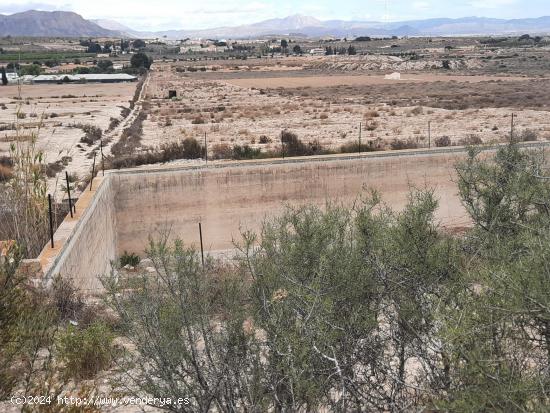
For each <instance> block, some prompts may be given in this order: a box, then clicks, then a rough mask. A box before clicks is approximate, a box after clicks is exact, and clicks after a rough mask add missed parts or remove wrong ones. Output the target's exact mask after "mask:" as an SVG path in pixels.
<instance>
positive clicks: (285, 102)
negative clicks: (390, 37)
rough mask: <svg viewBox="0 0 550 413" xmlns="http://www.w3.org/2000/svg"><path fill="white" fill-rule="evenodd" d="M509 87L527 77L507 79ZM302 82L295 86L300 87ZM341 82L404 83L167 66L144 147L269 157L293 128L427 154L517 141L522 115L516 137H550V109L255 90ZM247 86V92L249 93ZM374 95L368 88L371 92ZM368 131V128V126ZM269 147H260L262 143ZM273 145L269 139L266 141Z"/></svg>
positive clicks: (334, 141)
mask: <svg viewBox="0 0 550 413" xmlns="http://www.w3.org/2000/svg"><path fill="white" fill-rule="evenodd" d="M404 77H405V79H408V80H402V81H397V82H404V83H408V82H426V81H432V82H440V84H442V87H444V84H443V83H441V82H445V81H446V82H451V81H452V82H457V81H460V82H477V83H476V84H478V83H480V82H485V81H487V80H493V81H494V80H498V79H499V77H491V76H469V77H468V76H445V75H433V74H420V75H411V74H406V75H404ZM500 78H501V79H503V80H518V79H524V78H513V77H500ZM293 82H294V83H293ZM340 82H349V83H350V84H352V82H361V84H368V83H369V82H371V83H380V82H389V83H392V84H395V82H396V81H392V80H385V79H384V78H383V77H382V76H354V75H349V76H348V75H342V76H330V77H328V76H327V77H319V76H312V77H301V76H300V77H277V78H270V77H264V78H258V79H230V80H227V79H223V80H203V79H195V78H193V77H191V76H189V75H182V74H181V73H177V72H175V71H174V70H170V69H169V66H168V65H166V66H159V67H157V70H155V71H154V72H153V73H152V75H151V81H150V84H149V86H148V88H147V95H148V96H149V97H150V100H151V111H150V114H149V117H148V119H147V121H145V122H144V136H143V141H142V143H143V145H145V146H157V145H160V144H162V143H166V142H171V141H178V140H181V139H184V138H186V137H190V136H191V137H194V138H196V139H198V140H200V142H203V141H204V137H205V134H206V137H207V142H208V147H209V153H210V154H211V155H213V154H214V153H215V147H216V145H219V144H226V145H228V146H233V145H234V144H240V145H242V144H248V145H250V146H252V147H256V148H262V149H263V150H267V149H270V150H278V148H279V147H280V140H279V137H280V133H281V131H282V130H283V129H288V130H290V131H292V132H294V133H296V134H297V135H298V137H299V138H300V139H302V140H303V141H305V142H312V141H315V140H317V141H319V142H320V143H321V144H322V145H323V146H324V147H326V148H327V149H338V148H339V147H340V146H341V145H343V144H349V143H353V142H356V141H357V140H358V138H359V135H360V131H359V129H360V127H361V139H362V142H364V143H366V142H369V141H372V142H374V143H376V144H379V145H381V146H383V147H386V148H387V147H388V146H389V143H390V142H391V141H393V140H394V139H400V140H413V141H414V142H417V143H418V145H419V146H420V147H427V146H428V145H430V144H431V145H433V144H434V142H435V140H436V139H438V138H440V137H442V136H448V137H449V138H450V139H451V141H452V143H453V144H460V143H463V142H464V140H465V139H469V137H471V136H472V135H474V136H476V137H478V138H480V139H482V140H483V141H484V142H502V141H504V140H507V139H509V135H507V134H509V130H510V123H511V122H510V121H511V113H512V112H513V113H514V114H515V131H516V133H522V131H523V130H525V129H533V130H535V131H537V132H538V134H539V139H547V138H550V118H549V117H548V112H547V111H544V110H526V109H523V110H517V109H512V108H509V107H502V108H483V109H466V110H446V109H439V108H431V107H416V106H412V105H411V106H408V107H407V106H405V107H403V106H391V105H390V104H387V103H382V102H380V103H378V104H361V103H358V102H357V99H353V100H352V99H349V102H346V99H339V103H336V104H333V103H330V102H329V101H327V100H324V99H319V98H317V97H315V96H310V97H307V96H299V95H291V96H287V95H284V94H279V93H277V91H276V90H273V89H271V90H268V91H267V92H266V91H263V90H258V89H253V88H252V87H253V86H252V85H256V86H254V87H267V86H269V87H270V88H274V87H276V85H279V84H281V85H283V84H285V85H292V87H296V86H297V85H301V86H304V85H306V84H308V83H309V84H315V85H316V86H317V87H319V86H320V85H322V84H324V85H327V86H328V85H331V84H337V83H340ZM245 85H246V86H245ZM367 89H368V88H367ZM168 90H176V91H177V93H178V96H179V97H180V99H179V100H177V101H172V100H168V99H166V96H167V95H168ZM360 124H361V125H360ZM262 136H265V137H267V140H268V143H264V144H262V143H260V137H262ZM262 140H265V139H262Z"/></svg>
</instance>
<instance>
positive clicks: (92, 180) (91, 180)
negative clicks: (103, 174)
mask: <svg viewBox="0 0 550 413" xmlns="http://www.w3.org/2000/svg"><path fill="white" fill-rule="evenodd" d="M95 155H96V153H95V152H94V163H93V164H92V178H91V179H90V191H91V190H92V184H93V183H94V175H95Z"/></svg>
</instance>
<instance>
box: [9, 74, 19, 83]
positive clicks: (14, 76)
mask: <svg viewBox="0 0 550 413" xmlns="http://www.w3.org/2000/svg"><path fill="white" fill-rule="evenodd" d="M6 77H7V78H8V84H9V83H17V82H18V80H19V76H18V75H17V73H6Z"/></svg>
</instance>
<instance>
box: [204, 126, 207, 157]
mask: <svg viewBox="0 0 550 413" xmlns="http://www.w3.org/2000/svg"><path fill="white" fill-rule="evenodd" d="M204 160H205V161H206V164H207V165H208V144H207V143H206V132H204Z"/></svg>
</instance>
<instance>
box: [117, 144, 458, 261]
mask: <svg viewBox="0 0 550 413" xmlns="http://www.w3.org/2000/svg"><path fill="white" fill-rule="evenodd" d="M462 155H463V152H462V153H437V154H429V155H427V154H423V153H418V154H416V155H410V154H409V155H397V156H396V155H395V153H394V154H392V155H391V156H390V155H385V156H376V155H373V154H369V155H366V156H364V157H357V156H350V157H342V156H340V157H337V158H318V159H316V160H311V158H309V159H307V160H305V159H300V160H292V161H287V162H285V163H282V162H271V163H265V162H262V163H250V164H247V165H245V166H224V167H208V169H187V170H185V169H179V170H178V169H167V170H153V171H140V172H132V171H129V172H121V173H118V174H115V175H113V177H112V178H113V180H114V182H113V185H114V186H115V187H116V216H117V219H116V222H117V234H118V239H117V247H118V252H119V253H120V252H122V251H131V252H136V253H142V252H143V250H144V249H145V247H146V245H147V240H148V237H149V236H150V235H153V236H154V235H155V234H159V233H161V232H163V231H165V230H167V229H169V230H170V234H171V236H172V237H178V238H181V239H182V240H183V241H184V242H186V243H189V244H195V245H196V246H198V245H199V234H198V222H199V221H200V222H202V228H203V239H204V245H205V249H207V250H209V251H219V250H227V249H231V248H232V247H233V240H238V239H239V238H240V233H241V230H242V229H253V230H256V231H257V230H258V229H259V228H260V224H261V222H262V221H263V220H264V219H265V218H266V217H269V216H272V215H274V214H277V213H278V212H280V211H281V209H282V208H284V205H283V204H284V203H288V204H291V205H300V204H304V203H312V202H313V203H316V204H318V205H324V204H325V202H326V201H327V200H331V201H332V202H342V203H345V204H350V203H352V202H353V201H355V200H356V199H357V197H358V196H359V194H360V193H361V191H362V189H363V187H365V186H369V187H372V188H376V189H378V190H379V191H380V192H381V193H382V195H383V199H384V201H386V202H387V203H388V204H389V205H391V206H392V207H395V208H401V207H403V206H404V205H405V203H406V201H407V196H408V194H409V188H410V186H411V185H412V186H416V187H420V188H423V187H426V186H427V187H433V188H434V189H435V193H436V196H437V197H438V199H439V201H440V209H439V211H438V216H439V218H440V219H441V222H442V223H443V224H444V225H464V224H466V223H467V222H468V221H467V218H466V215H465V212H464V209H463V208H462V206H461V204H460V202H459V199H458V197H457V189H456V185H455V184H454V183H453V182H452V178H453V176H454V164H455V162H456V160H457V159H458V157H459V156H462Z"/></svg>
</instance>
